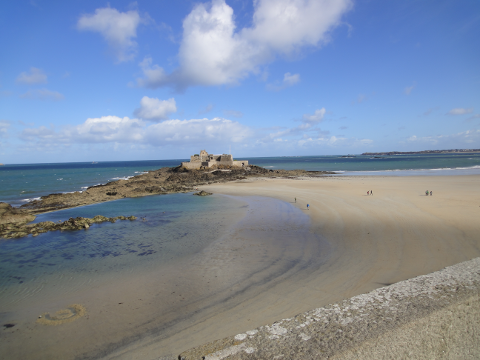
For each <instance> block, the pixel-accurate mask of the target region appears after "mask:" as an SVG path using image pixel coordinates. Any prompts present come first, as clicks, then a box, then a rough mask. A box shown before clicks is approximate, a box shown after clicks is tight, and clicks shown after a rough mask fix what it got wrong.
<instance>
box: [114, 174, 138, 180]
mask: <svg viewBox="0 0 480 360" xmlns="http://www.w3.org/2000/svg"><path fill="white" fill-rule="evenodd" d="M131 178H133V175H132V176H124V177H114V178H112V180H129V179H131Z"/></svg>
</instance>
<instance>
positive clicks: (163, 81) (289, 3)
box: [137, 0, 352, 90]
mask: <svg viewBox="0 0 480 360" xmlns="http://www.w3.org/2000/svg"><path fill="white" fill-rule="evenodd" d="M351 8H352V0H302V1H299V0H257V1H255V2H254V14H253V19H252V26H251V27H245V28H243V29H240V30H237V29H236V25H235V22H234V14H233V9H232V8H231V7H230V6H228V5H227V4H226V3H225V1H224V0H212V1H211V2H209V3H207V4H198V5H196V6H195V7H194V9H193V10H192V11H191V12H190V14H189V15H188V16H187V17H186V18H185V20H184V21H183V38H182V42H181V45H180V49H179V54H178V59H179V67H178V68H177V69H176V70H174V71H173V72H172V73H169V74H167V73H166V72H165V71H164V69H163V68H161V67H160V66H158V65H152V60H151V59H150V58H145V60H144V61H142V63H141V64H140V67H141V69H142V71H143V77H142V78H139V79H137V84H138V85H139V86H145V87H149V88H158V87H162V86H172V87H174V88H176V89H177V90H181V89H185V88H186V87H188V86H194V85H207V86H209V85H223V84H235V83H238V82H239V81H240V80H242V79H243V78H245V77H247V76H248V75H250V74H251V73H259V70H260V66H261V65H264V64H266V63H268V62H271V61H273V60H274V59H275V57H277V56H288V55H292V54H295V53H299V52H300V51H301V50H302V49H304V48H305V47H308V46H314V47H318V46H321V45H322V44H325V43H327V42H328V41H329V40H330V37H329V33H330V32H331V30H332V29H334V28H335V27H336V26H338V25H339V24H340V23H341V18H342V16H343V15H344V14H345V13H346V12H347V11H349V10H350V9H351ZM290 76H292V75H290ZM284 80H285V79H284ZM286 81H287V82H288V81H295V75H293V78H290V79H289V78H288V77H287V79H286Z"/></svg>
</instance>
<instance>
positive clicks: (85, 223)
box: [0, 215, 137, 239]
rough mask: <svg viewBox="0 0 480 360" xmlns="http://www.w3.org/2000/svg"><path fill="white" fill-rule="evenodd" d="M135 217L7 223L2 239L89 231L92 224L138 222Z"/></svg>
mask: <svg viewBox="0 0 480 360" xmlns="http://www.w3.org/2000/svg"><path fill="white" fill-rule="evenodd" d="M136 219H137V218H136V217H135V216H133V215H132V216H117V217H110V218H108V217H105V216H102V215H97V216H95V217H93V218H92V219H90V218H84V217H76V218H70V219H68V220H65V221H59V222H58V223H54V222H53V221H43V222H39V223H37V224H26V223H6V224H0V237H3V238H5V239H18V238H21V237H25V236H28V235H30V234H31V235H32V236H38V235H39V234H41V233H46V232H48V231H56V230H60V231H74V230H87V229H89V228H90V226H91V225H92V224H95V223H102V222H106V221H110V222H112V223H114V222H115V221H117V220H131V221H132V220H136Z"/></svg>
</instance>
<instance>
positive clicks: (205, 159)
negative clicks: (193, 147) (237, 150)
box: [182, 150, 248, 170]
mask: <svg viewBox="0 0 480 360" xmlns="http://www.w3.org/2000/svg"><path fill="white" fill-rule="evenodd" d="M213 166H235V167H245V166H248V161H247V160H233V157H232V155H228V154H221V155H213V154H209V153H207V152H206V151H205V150H202V151H200V153H199V154H195V155H192V156H190V161H189V162H188V161H184V162H182V167H184V168H185V169H189V170H198V169H201V168H211V167H213Z"/></svg>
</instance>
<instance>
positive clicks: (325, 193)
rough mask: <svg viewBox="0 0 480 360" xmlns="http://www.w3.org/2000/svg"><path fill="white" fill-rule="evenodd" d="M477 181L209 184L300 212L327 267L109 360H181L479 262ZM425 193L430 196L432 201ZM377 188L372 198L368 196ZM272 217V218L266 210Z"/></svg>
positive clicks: (331, 180)
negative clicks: (165, 356) (321, 244)
mask: <svg viewBox="0 0 480 360" xmlns="http://www.w3.org/2000/svg"><path fill="white" fill-rule="evenodd" d="M479 180H480V177H479V176H444V177H431V176H424V177H321V178H314V179H307V178H305V179H301V178H300V179H295V180H293V179H281V178H278V179H258V180H255V181H245V182H237V183H229V184H214V185H210V186H205V187H203V188H204V189H205V190H207V191H211V192H214V193H220V194H227V195H233V196H239V197H242V196H252V195H253V196H263V197H273V198H276V199H280V200H283V201H285V202H288V203H291V204H292V205H294V206H296V207H297V208H298V209H301V210H302V211H303V212H304V213H306V214H308V215H309V216H310V218H311V223H310V229H309V231H310V232H312V233H313V234H316V235H317V239H324V240H326V241H327V243H328V244H329V247H328V252H329V253H328V257H326V261H325V262H322V263H321V264H315V265H314V266H312V267H310V268H309V267H306V268H305V269H304V271H299V272H298V273H296V274H294V275H293V276H290V277H288V278H286V279H281V278H280V279H275V281H273V283H269V286H265V288H264V289H262V290H261V291H259V292H258V293H256V294H255V295H254V296H252V297H249V298H246V299H244V300H243V301H241V303H239V304H238V305H236V306H234V307H232V308H230V309H228V310H227V311H225V312H223V311H222V312H218V313H216V314H215V315H212V316H210V317H209V318H206V319H204V320H203V321H202V322H201V323H199V324H194V325H193V326H192V327H191V328H189V329H187V330H185V331H183V332H181V333H179V334H177V335H176V336H175V337H174V338H170V339H166V341H159V342H155V341H152V342H150V343H149V344H142V346H139V347H138V348H136V350H135V351H134V352H129V351H127V352H125V353H124V355H125V356H122V355H121V354H120V353H118V354H116V355H118V357H117V356H112V357H108V358H128V357H129V356H133V355H134V354H135V355H137V354H138V358H153V357H154V354H157V355H160V354H162V351H164V350H165V349H168V350H169V351H168V352H171V353H173V354H176V353H177V352H176V351H175V349H178V348H179V347H181V346H183V349H184V350H186V349H188V348H191V347H194V346H197V345H200V344H201V343H204V342H207V341H211V340H214V339H219V338H223V337H225V336H228V335H234V334H236V333H241V332H244V331H246V330H248V329H253V328H255V327H258V326H260V325H263V324H265V323H268V322H274V321H276V320H279V319H281V318H285V317H289V316H293V315H295V314H298V313H300V312H304V311H307V310H310V309H313V308H315V307H319V306H324V305H327V304H330V303H333V302H337V301H340V300H342V299H345V298H350V297H352V296H355V295H358V294H362V293H366V292H368V291H371V290H373V289H376V288H379V287H382V286H386V285H389V284H392V283H395V282H398V281H401V280H406V279H409V278H412V277H415V276H418V275H422V274H428V273H431V272H433V271H437V270H440V269H442V268H444V267H445V266H449V265H453V264H456V263H459V262H461V261H465V260H469V259H472V258H475V257H478V256H479V255H480V236H479V235H478V234H479V233H480V231H479V230H480V224H479V223H478V221H477V219H478V214H479V211H480V207H479V206H480V203H479V202H480V198H479V196H480V191H479V190H480V189H479V187H478V184H479ZM427 189H428V190H431V191H432V196H428V197H427V196H425V190H427ZM371 190H373V196H372V195H370V196H367V191H371ZM295 197H296V198H297V201H296V203H295V200H294V199H295ZM307 203H308V204H309V205H310V208H309V210H307V208H306V205H307ZM264 211H265V212H268V211H269V210H268V207H267V206H265V208H264ZM319 241H321V240H319ZM325 251H327V250H326V249H325ZM307 269H308V270H307ZM152 340H153V339H152ZM182 343H183V344H182ZM139 345H140V344H139ZM127 354H128V355H127Z"/></svg>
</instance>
